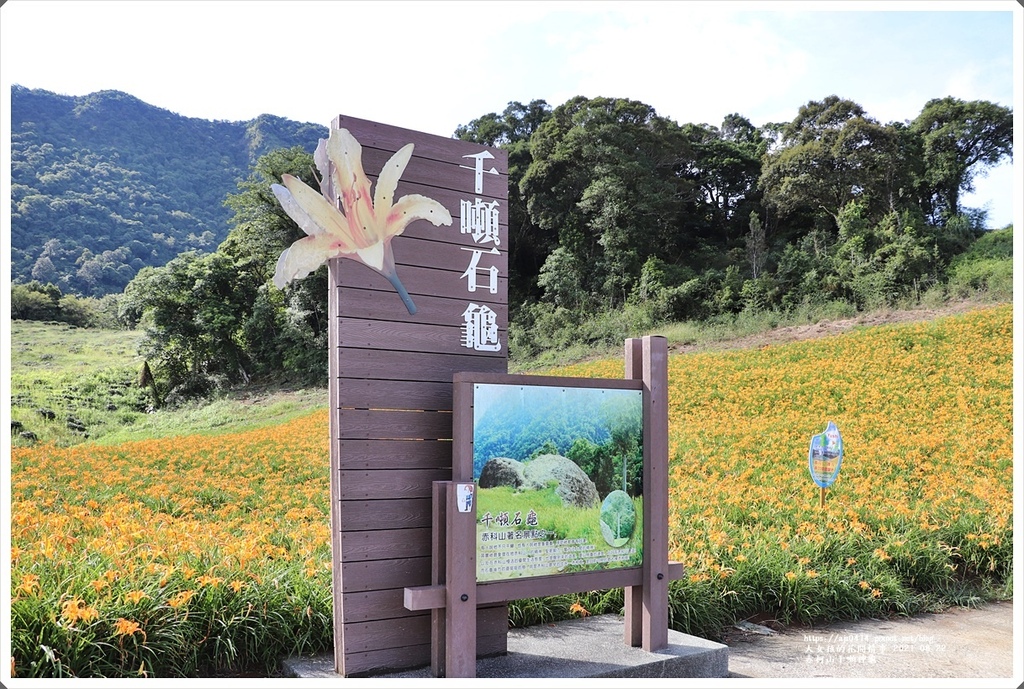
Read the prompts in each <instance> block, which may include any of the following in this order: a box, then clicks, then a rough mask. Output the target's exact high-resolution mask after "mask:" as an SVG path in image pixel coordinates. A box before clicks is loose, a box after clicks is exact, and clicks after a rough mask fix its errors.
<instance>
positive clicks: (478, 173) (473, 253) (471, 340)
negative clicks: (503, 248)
mask: <svg viewBox="0 0 1024 689" xmlns="http://www.w3.org/2000/svg"><path fill="white" fill-rule="evenodd" d="M463 157H464V158H472V159H473V160H474V161H475V164H474V165H473V166H472V167H470V166H468V165H460V166H459V167H461V168H465V169H467V170H472V171H473V172H474V175H475V176H474V185H473V190H474V192H475V193H476V194H483V191H484V175H485V174H491V175H497V174H498V170H497V169H496V168H494V167H491V168H490V169H488V170H485V169H484V161H485V160H486V159H489V158H493V157H494V156H493V155H491V153H490V152H488V151H482V152H480V153H476V154H471V155H465V156H463ZM459 204H460V211H461V212H460V215H461V217H462V220H461V222H460V223H459V226H460V232H461V233H462V234H465V235H469V236H470V237H472V239H473V242H474V243H475V244H477V245H480V246H481V247H482V246H485V245H487V244H490V245H491V246H490V247H489V248H469V247H461V248H462V250H463V251H467V252H469V253H470V257H469V265H468V267H467V268H466V271H465V272H464V273H463V274H462V276H461V277H462V279H465V280H466V291H467V292H471V293H472V292H476V291H477V290H481V291H482V290H485V289H486V291H487V292H489V293H490V294H497V293H498V268H497V266H495V265H493V263H491V261H493V259H490V261H489V260H488V258H489V257H492V256H498V255H500V252H499V251H498V247H499V246H500V245H501V237H500V235H499V230H498V202H497V201H490V202H485V201H484V200H483V199H481V198H480V197H474V198H473V199H472V200H469V199H460V202H459ZM462 346H463V347H466V348H468V349H472V350H474V351H478V352H497V351H500V350H501V342H500V341H499V339H498V314H496V313H495V312H494V311H493V310H492V309H491V308H490V307H488V306H487V305H485V304H476V303H473V302H470V303H469V304H468V306H467V307H466V310H465V311H463V312H462Z"/></svg>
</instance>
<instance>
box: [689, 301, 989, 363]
mask: <svg viewBox="0 0 1024 689" xmlns="http://www.w3.org/2000/svg"><path fill="white" fill-rule="evenodd" d="M996 305H997V304H996V303H993V302H977V301H958V302H951V303H948V304H942V305H941V306H938V307H934V308H920V309H910V310H903V311H888V310H886V311H873V312H871V313H864V314H860V315H858V316H854V317H853V318H843V319H840V320H834V321H827V320H826V321H821V322H819V323H808V324H806V325H792V326H786V327H783V328H775V329H773V330H767V331H765V332H761V333H755V334H753V335H747V336H745V337H737V338H732V339H728V340H720V341H718V342H704V343H700V344H692V343H689V344H671V343H670V344H669V353H672V354H689V353H692V352H705V351H716V350H724V349H752V348H760V347H767V346H769V345H779V344H785V343H787V342H796V341H798V340H810V339H814V338H818V337H828V336H830V335H838V334H840V333H844V332H847V331H849V330H852V329H854V328H857V327H861V326H865V327H866V326H876V325H893V324H897V323H914V322H918V321H930V320H933V319H936V318H943V317H945V316H953V315H957V314H961V313H967V312H969V311H975V310H977V309H984V308H990V307H992V306H996Z"/></svg>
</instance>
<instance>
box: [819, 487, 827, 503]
mask: <svg viewBox="0 0 1024 689" xmlns="http://www.w3.org/2000/svg"><path fill="white" fill-rule="evenodd" d="M818 507H825V488H824V487H822V489H821V497H820V498H819V499H818Z"/></svg>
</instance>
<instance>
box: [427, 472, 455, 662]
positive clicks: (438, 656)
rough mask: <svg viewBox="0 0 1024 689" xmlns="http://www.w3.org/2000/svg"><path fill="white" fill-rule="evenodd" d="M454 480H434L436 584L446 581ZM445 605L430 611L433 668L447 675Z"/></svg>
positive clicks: (432, 557) (433, 581)
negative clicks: (449, 511) (450, 493)
mask: <svg viewBox="0 0 1024 689" xmlns="http://www.w3.org/2000/svg"><path fill="white" fill-rule="evenodd" d="M450 483H451V481H434V484H433V491H432V495H433V506H434V512H433V518H432V526H433V528H432V530H431V542H430V583H431V585H433V586H443V585H444V584H445V559H446V557H447V554H448V538H447V533H446V529H447V528H448V501H447V500H448V485H449V484H450ZM446 637H447V632H446V630H445V609H444V608H433V609H431V611H430V670H431V674H433V675H434V677H444V672H445V669H444V660H445V650H444V649H445V639H446Z"/></svg>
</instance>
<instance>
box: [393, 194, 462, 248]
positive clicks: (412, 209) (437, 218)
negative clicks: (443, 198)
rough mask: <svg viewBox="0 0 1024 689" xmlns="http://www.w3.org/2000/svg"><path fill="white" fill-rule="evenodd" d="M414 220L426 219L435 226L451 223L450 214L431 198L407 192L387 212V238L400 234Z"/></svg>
mask: <svg viewBox="0 0 1024 689" xmlns="http://www.w3.org/2000/svg"><path fill="white" fill-rule="evenodd" d="M414 220H426V221H428V222H430V224H432V225H434V226H435V227H437V226H440V225H451V224H452V214H451V213H449V212H448V209H447V208H445V207H444V206H442V205H441V204H440V203H439V202H437V201H435V200H434V199H432V198H428V197H426V196H422V195H420V194H409V195H408V196H403V197H402V198H400V199H399V200H398V203H396V204H395V205H394V207H393V208H392V209H391V212H390V213H388V217H387V223H386V226H385V234H386V235H387V237H389V238H390V237H394V236H395V235H399V234H402V232H404V231H405V228H406V226H408V224H409V223H411V222H412V221H414Z"/></svg>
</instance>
